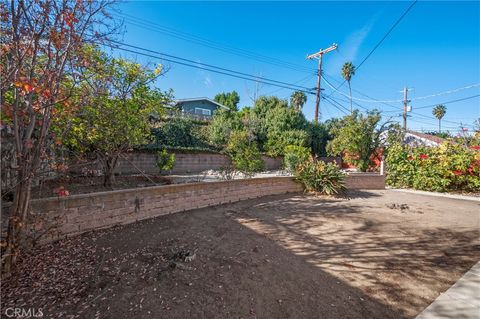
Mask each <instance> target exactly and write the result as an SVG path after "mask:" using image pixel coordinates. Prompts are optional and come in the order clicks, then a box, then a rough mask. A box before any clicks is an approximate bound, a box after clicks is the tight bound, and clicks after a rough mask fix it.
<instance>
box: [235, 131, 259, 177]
mask: <svg viewBox="0 0 480 319" xmlns="http://www.w3.org/2000/svg"><path fill="white" fill-rule="evenodd" d="M227 154H228V155H229V156H230V158H231V160H232V164H233V167H234V168H235V169H236V170H238V171H240V172H242V173H244V174H245V175H247V176H251V175H253V173H254V172H260V171H262V170H263V169H264V167H265V163H264V162H263V160H262V156H261V154H260V151H259V150H258V147H257V144H256V142H255V141H253V137H251V136H250V135H249V134H248V132H246V131H234V132H233V133H232V134H231V136H230V141H229V143H228V145H227Z"/></svg>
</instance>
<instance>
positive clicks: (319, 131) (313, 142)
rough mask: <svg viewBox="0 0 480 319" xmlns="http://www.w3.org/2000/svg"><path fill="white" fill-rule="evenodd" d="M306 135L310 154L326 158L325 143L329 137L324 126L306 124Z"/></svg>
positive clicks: (315, 123) (313, 123) (312, 123)
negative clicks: (310, 150)
mask: <svg viewBox="0 0 480 319" xmlns="http://www.w3.org/2000/svg"><path fill="white" fill-rule="evenodd" d="M308 135H309V140H310V147H311V149H312V153H313V154H315V155H317V156H327V149H326V148H327V143H328V141H329V140H330V136H329V133H328V130H327V127H326V125H325V124H320V123H317V122H311V123H308Z"/></svg>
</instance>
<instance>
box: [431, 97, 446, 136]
mask: <svg viewBox="0 0 480 319" xmlns="http://www.w3.org/2000/svg"><path fill="white" fill-rule="evenodd" d="M445 113H447V107H446V106H445V105H443V104H439V105H437V106H435V107H434V108H433V110H432V114H433V115H434V116H435V117H436V118H437V120H438V132H440V133H441V132H442V118H443V117H444V116H445Z"/></svg>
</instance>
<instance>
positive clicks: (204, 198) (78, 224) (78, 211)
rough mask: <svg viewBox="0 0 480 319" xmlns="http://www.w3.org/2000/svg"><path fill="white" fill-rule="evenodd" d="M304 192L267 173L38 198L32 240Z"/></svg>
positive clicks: (374, 183)
mask: <svg viewBox="0 0 480 319" xmlns="http://www.w3.org/2000/svg"><path fill="white" fill-rule="evenodd" d="M346 185H347V188H349V189H385V180H384V176H381V175H375V174H353V175H349V176H348V177H347V180H346ZM302 191H303V188H302V186H301V185H300V184H299V183H297V182H295V181H294V179H293V178H292V177H268V178H252V179H242V180H233V181H218V182H207V183H191V184H175V185H164V186H155V187H145V188H136V189H126V190H117V191H109V192H99V193H90V194H82V195H72V196H69V197H62V198H45V199H36V200H33V201H32V209H31V213H30V214H29V217H28V219H29V220H28V221H27V225H29V228H28V229H27V234H28V237H29V238H30V239H35V240H36V241H39V242H49V241H52V240H56V239H60V238H63V237H66V236H72V235H76V234H80V233H84V232H88V231H91V230H96V229H102V228H108V227H112V226H114V225H119V224H129V223H133V222H136V221H139V220H143V219H149V218H153V217H157V216H162V215H166V214H171V213H176V212H181V211H187V210H192V209H196V208H202V207H208V206H215V205H220V204H225V203H230V202H236V201H240V200H245V199H251V198H257V197H262V196H267V195H278V194H285V193H296V192H302ZM7 208H8V207H6V206H4V207H3V209H7Z"/></svg>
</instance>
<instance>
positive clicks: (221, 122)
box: [206, 109, 243, 149]
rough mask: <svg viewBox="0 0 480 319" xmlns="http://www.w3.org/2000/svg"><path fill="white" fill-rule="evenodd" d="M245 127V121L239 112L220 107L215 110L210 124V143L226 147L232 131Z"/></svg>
mask: <svg viewBox="0 0 480 319" xmlns="http://www.w3.org/2000/svg"><path fill="white" fill-rule="evenodd" d="M241 129H243V123H242V121H241V119H240V116H239V115H238V113H237V112H231V111H230V110H225V109H219V110H217V111H215V114H214V116H213V119H212V121H211V123H210V124H209V125H208V128H207V133H206V137H207V138H208V141H209V143H210V144H212V145H214V146H215V147H217V148H222V149H223V148H225V147H226V146H227V144H228V141H229V139H230V135H231V134H232V132H234V131H236V130H241Z"/></svg>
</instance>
